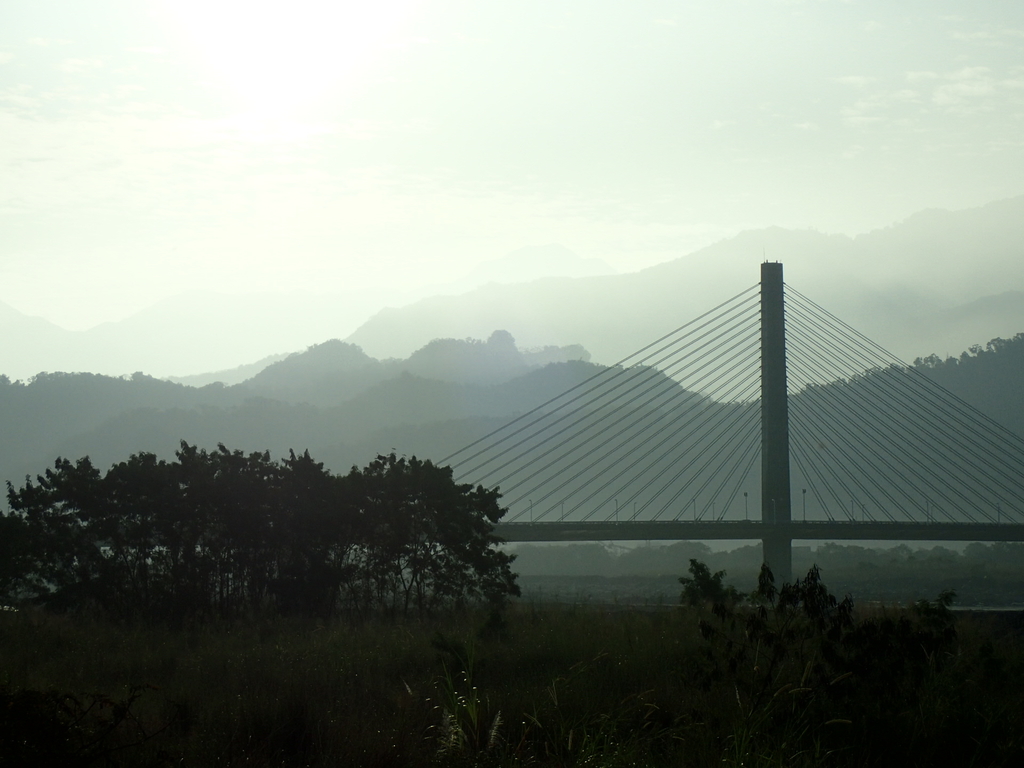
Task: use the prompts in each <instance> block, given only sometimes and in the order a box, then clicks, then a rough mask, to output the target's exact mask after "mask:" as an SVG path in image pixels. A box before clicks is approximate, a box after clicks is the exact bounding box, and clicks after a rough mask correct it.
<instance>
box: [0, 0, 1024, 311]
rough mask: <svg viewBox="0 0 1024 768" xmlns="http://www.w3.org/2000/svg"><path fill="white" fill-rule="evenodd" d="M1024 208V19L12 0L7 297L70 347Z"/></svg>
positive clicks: (5, 176)
mask: <svg viewBox="0 0 1024 768" xmlns="http://www.w3.org/2000/svg"><path fill="white" fill-rule="evenodd" d="M1022 193H1024V3H1020V2H1016V0H1005V1H1002V0H1000V1H997V0H992V1H991V2H985V3H969V2H949V1H944V0H906V1H901V2H898V3H893V2H889V1H886V2H881V1H877V2H876V1H874V0H868V1H865V2H857V1H856V0H850V1H849V2H838V1H834V0H808V1H807V2H799V1H796V0H714V1H709V2H704V0H692V1H686V2H683V1H682V0H675V1H674V2H668V1H659V0H652V1H645V0H636V1H634V2H625V1H624V0H623V1H619V2H605V1H604V0H573V1H572V2H568V1H562V2H559V0H544V2H533V0H517V1H516V2H499V1H495V2H479V1H469V0H467V1H466V2H458V1H451V2H444V1H443V2H433V1H432V0H374V2H365V0H362V1H360V2H346V1H345V0H334V1H333V2H321V1H320V0H288V2H271V1H270V0H244V1H243V0H90V2H88V3H84V2H81V0H0V302H4V303H6V304H9V305H10V306H12V307H14V308H15V309H17V310H19V311H21V312H24V313H27V314H30V315H35V316H39V317H44V318H46V319H48V320H50V321H52V322H55V323H57V324H59V325H61V326H63V327H65V328H68V329H72V330H81V329H85V328H88V327H91V326H94V325H96V324H98V323H102V322H105V321H111V320H117V319H121V318H123V317H125V316H128V315H130V314H132V313H134V312H137V311H139V310H141V309H143V308H144V307H146V306H149V305H151V304H153V303H155V302H157V301H161V300H166V299H168V298H169V297H173V296H176V295H177V294H180V293H182V292H185V291H189V290H196V289H202V290H206V291H215V292H222V293H233V294H246V293H260V292H292V293H294V292H309V293H314V294H344V293H352V292H355V293H359V294H361V295H363V296H364V297H365V296H369V297H379V300H380V302H382V303H389V302H390V303H394V302H397V301H399V300H400V297H402V296H408V295H411V294H412V293H415V292H416V291H417V290H420V289H421V288H422V286H425V285H429V284H443V283H450V282H453V281H457V280H458V279H459V278H460V277H461V276H463V275H465V274H468V273H470V272H472V271H473V270H474V269H476V268H478V267H479V265H480V264H482V263H484V262H487V261H490V260H494V259H496V258H499V257H501V256H503V255H504V254H507V253H509V252H511V251H515V250H517V249H521V248H526V247H530V246H541V245H546V244H549V243H558V244H560V245H561V246H564V247H565V248H568V249H570V250H571V251H572V252H574V253H576V254H578V255H579V256H580V257H581V258H585V259H600V260H603V261H604V262H606V263H607V264H608V265H610V266H611V267H612V268H613V269H615V270H617V271H619V272H629V271H634V270H638V269H642V268H644V267H647V266H650V265H653V264H657V263H660V262H663V261H666V260H669V259H673V258H677V257H679V256H682V255H685V254H687V253H689V252H691V251H693V250H695V249H697V248H700V247H703V246H705V245H708V244H711V243H713V242H715V241H718V240H720V239H722V238H725V237H729V236H731V235H734V234H736V233H738V232H740V231H742V230H745V229H751V228H757V227H765V226H773V225H776V226H782V227H788V228H810V229H816V230H819V231H823V232H830V233H845V234H849V235H855V234H858V233H861V232H866V231H870V230H872V229H876V228H879V227H884V226H887V225H889V224H892V223H894V222H897V221H900V220H902V219H905V218H906V217H908V216H909V215H911V214H912V213H914V212H916V211H919V210H922V209H926V208H935V207H938V208H948V209H962V208H969V207H974V206H979V205H982V204H984V203H987V202H990V201H992V200H997V199H1002V198H1006V197H1011V196H1015V195H1019V194H1022ZM708 268H713V265H708ZM748 282H749V280H748V276H743V278H742V279H741V282H740V283H739V284H740V285H746V284H747V283H748Z"/></svg>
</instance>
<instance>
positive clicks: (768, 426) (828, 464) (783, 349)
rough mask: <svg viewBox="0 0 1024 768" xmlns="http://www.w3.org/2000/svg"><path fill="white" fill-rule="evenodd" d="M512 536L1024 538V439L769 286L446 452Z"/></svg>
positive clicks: (770, 540) (767, 550) (770, 552)
mask: <svg viewBox="0 0 1024 768" xmlns="http://www.w3.org/2000/svg"><path fill="white" fill-rule="evenodd" d="M444 462H445V463H449V464H451V465H452V466H453V467H454V469H455V473H456V476H457V478H458V479H459V481H460V482H471V483H474V484H478V483H479V484H483V485H485V486H488V487H494V486H499V487H500V489H501V491H502V493H503V503H504V504H505V505H506V506H507V507H508V510H509V511H508V514H507V515H506V517H505V521H504V522H502V523H501V524H500V525H499V526H498V534H499V535H500V536H502V537H503V538H505V539H506V540H507V541H610V540H619V541H625V540H709V539H760V540H761V541H762V542H763V545H764V555H765V559H766V561H767V562H769V563H770V564H771V566H772V568H773V569H774V570H775V571H776V574H777V575H780V576H782V577H783V578H787V579H788V578H789V576H790V572H791V542H792V541H793V540H794V539H804V540H837V539H856V540H897V541H898V540H931V541H1024V439H1022V438H1021V437H1020V436H1019V435H1016V434H1014V433H1012V432H1010V431H1009V430H1007V429H1005V428H1003V427H1002V426H1000V425H999V424H997V423H996V422H994V421H992V420H991V419H989V418H988V417H986V416H984V415H983V414H981V413H980V412H978V411H977V410H975V409H974V408H972V407H971V406H969V405H968V404H966V403H964V402H963V401H962V400H960V399H959V398H957V397H956V396H955V395H953V394H951V393H950V392H948V391H946V390H944V389H943V388H941V387H940V386H938V385H937V384H935V383H934V382H933V381H931V380H930V379H929V378H928V377H927V376H926V375H925V374H923V373H922V372H921V371H919V370H918V369H916V368H913V367H910V366H907V365H906V364H904V363H903V362H901V361H900V360H898V359H897V358H896V357H895V356H893V355H891V354H889V353H887V352H886V351H885V350H883V349H882V348H881V347H879V346H878V345H877V344H875V343H873V342H872V341H870V340H869V339H867V338H865V337H864V336H862V335H860V334H858V333H857V332H856V331H854V330H853V329H852V328H850V327H849V326H847V325H845V324H844V323H843V322H842V321H840V320H839V319H837V318H836V317H834V316H833V315H831V314H830V313H829V312H827V311H826V310H824V309H823V308H821V307H819V306H818V305H817V304H815V303H814V302H813V301H812V300H811V299H809V298H807V297H806V296H803V295H802V294H800V293H799V292H798V291H796V290H795V289H793V288H792V287H791V286H789V285H786V284H784V282H783V277H782V265H781V264H778V263H767V262H766V263H764V264H762V265H761V281H760V283H758V284H756V285H754V286H751V287H750V288H748V289H746V290H744V291H742V292H740V293H739V294H737V295H736V296H734V297H732V298H731V299H729V300H727V301H725V302H723V303H722V304H720V305H719V306H718V307H715V308H714V309H712V310H710V311H709V312H707V313H705V314H704V315H701V316H700V317H698V318H696V319H694V320H692V321H691V322H689V323H687V324H686V325H684V326H682V327H681V328H678V329H676V330H675V331H673V332H671V333H669V334H667V335H665V336H664V337H662V338H661V339H658V340H657V341H655V342H653V343H651V344H649V345H647V346H646V347H644V348H643V349H641V350H639V351H638V352H636V353H634V354H633V355H631V356H629V357H627V358H625V359H624V360H622V361H620V362H619V363H618V364H616V365H615V366H612V367H609V368H601V369H597V372H596V373H594V374H593V375H591V376H590V377H589V378H585V379H582V380H581V381H579V382H577V383H576V384H575V385H574V386H572V387H570V388H569V389H567V390H566V391H565V392H564V393H562V394H561V395H559V396H557V397H555V398H552V399H551V400H548V401H547V402H545V403H543V404H541V405H539V406H538V407H536V408H535V409H533V410H531V411H529V412H528V413H525V414H522V415H521V416H519V417H518V418H516V419H514V420H513V421H511V422H509V423H508V424H506V425H504V426H502V427H501V428H499V429H497V430H495V431H494V432H491V433H490V434H488V435H486V436H485V437H483V438H481V439H479V440H477V441H476V442H474V443H472V444H470V445H468V446H466V447H465V448H463V449H462V450H460V451H459V452H457V453H455V454H452V455H451V456H449V457H447V458H446V459H445V460H444Z"/></svg>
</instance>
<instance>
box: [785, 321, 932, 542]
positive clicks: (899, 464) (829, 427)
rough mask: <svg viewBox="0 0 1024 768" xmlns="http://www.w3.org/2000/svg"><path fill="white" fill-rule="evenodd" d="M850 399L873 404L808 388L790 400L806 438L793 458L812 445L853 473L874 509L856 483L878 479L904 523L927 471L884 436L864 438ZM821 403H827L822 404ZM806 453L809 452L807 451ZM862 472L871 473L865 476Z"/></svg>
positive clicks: (795, 426) (795, 448) (794, 420)
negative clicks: (918, 477)
mask: <svg viewBox="0 0 1024 768" xmlns="http://www.w3.org/2000/svg"><path fill="white" fill-rule="evenodd" d="M791 336H792V337H793V338H794V339H796V338H798V337H799V334H798V333H792V334H791ZM791 370H793V371H794V372H797V373H803V372H804V370H805V368H804V366H803V365H802V364H801V363H798V362H796V361H795V360H794V361H793V362H792V364H791ZM847 394H850V393H847ZM850 399H856V400H858V403H857V404H860V405H862V406H864V407H865V408H868V407H870V405H871V404H870V402H867V403H865V402H864V401H862V400H861V399H860V398H858V397H857V396H856V395H854V398H847V399H845V400H844V398H841V397H840V396H839V394H838V393H837V392H835V391H834V388H833V387H829V386H813V387H812V386H808V387H807V388H805V389H804V390H803V391H802V392H801V393H800V394H799V395H798V396H796V397H794V398H793V413H792V419H791V422H790V426H791V427H792V428H793V429H794V430H795V431H798V432H799V433H800V435H801V438H803V436H804V435H805V434H806V435H807V437H806V439H801V440H799V441H797V442H796V444H794V446H793V451H794V454H795V453H797V452H799V451H801V450H803V446H812V445H813V446H816V448H815V449H813V452H814V453H818V454H821V453H826V454H827V455H828V456H829V457H830V458H832V461H831V462H830V467H842V468H844V469H847V470H850V469H852V470H854V472H851V473H850V476H851V477H852V478H853V482H855V483H856V484H857V486H858V488H859V490H860V493H861V495H862V496H867V497H869V498H871V499H872V502H873V503H875V504H881V502H880V501H879V500H878V499H877V498H875V497H874V495H873V493H872V491H871V490H870V488H869V487H866V486H865V485H864V484H863V482H862V481H861V480H860V479H858V478H869V477H870V478H881V479H882V480H884V481H885V484H882V483H878V482H877V481H876V482H875V484H876V485H877V487H878V490H879V491H881V493H882V494H883V495H884V496H885V497H886V500H887V501H888V502H889V505H890V506H891V508H892V509H895V510H899V511H900V512H902V513H904V515H905V516H906V517H907V518H908V519H913V518H912V516H910V515H909V514H908V513H907V509H908V507H910V508H913V507H916V506H918V505H917V504H916V503H915V502H916V501H918V500H919V499H920V497H919V496H915V494H914V493H913V491H912V489H913V487H914V485H915V481H914V477H915V474H917V473H919V472H920V471H921V470H922V469H924V470H925V471H928V468H927V467H923V468H922V467H918V468H916V469H915V468H914V467H912V466H911V465H910V464H909V463H908V461H907V460H906V454H905V452H901V451H900V450H899V448H898V446H896V447H894V446H893V443H892V440H889V439H882V438H885V437H887V435H884V434H878V433H876V432H874V431H873V432H869V433H868V434H867V435H865V434H864V424H863V420H861V422H859V423H858V422H857V421H855V419H854V418H852V417H851V415H850V414H848V411H849V406H850V405H851V403H850V402H849V400H850ZM825 400H827V401H828V402H827V403H826V402H823V401H825ZM862 413H863V411H862ZM879 432H881V430H879ZM833 447H834V448H835V449H836V450H837V451H838V453H839V456H834V455H833V453H832V450H833ZM807 450H808V451H809V452H811V451H812V449H810V448H809V447H808V449H807ZM882 458H885V459H887V462H886V461H880V460H879V459H882ZM865 467H867V468H869V469H870V471H866V470H865ZM937 479H941V478H937ZM841 487H843V488H844V490H846V491H847V493H851V491H849V489H848V488H846V486H845V485H842V486H841ZM890 491H891V492H890ZM892 493H896V494H898V495H902V496H904V498H905V501H903V502H900V501H898V500H897V498H896V497H895V496H894V495H892ZM882 511H883V514H885V515H886V516H887V517H888V518H889V519H890V520H891V521H893V522H895V517H894V516H893V515H892V514H891V513H890V512H889V511H888V510H887V509H886V508H885V506H884V505H883V506H882Z"/></svg>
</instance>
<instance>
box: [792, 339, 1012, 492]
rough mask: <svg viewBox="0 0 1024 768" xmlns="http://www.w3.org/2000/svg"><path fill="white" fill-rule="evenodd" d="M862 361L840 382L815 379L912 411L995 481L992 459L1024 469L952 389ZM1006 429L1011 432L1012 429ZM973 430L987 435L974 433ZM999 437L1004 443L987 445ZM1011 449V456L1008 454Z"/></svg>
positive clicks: (823, 347) (824, 350)
mask: <svg viewBox="0 0 1024 768" xmlns="http://www.w3.org/2000/svg"><path fill="white" fill-rule="evenodd" d="M810 346H815V347H816V348H817V350H818V351H819V353H820V354H822V355H826V354H828V353H829V351H830V350H832V349H834V345H830V344H825V343H822V342H818V341H817V340H815V339H814V338H813V337H812V338H811V342H810ZM872 363H873V365H872ZM863 365H864V367H863V368H862V373H860V374H859V375H856V376H853V377H851V378H850V379H849V380H848V381H845V382H843V380H842V379H841V378H839V377H833V378H832V381H828V382H825V381H822V382H818V383H822V384H824V383H827V384H835V383H837V382H843V383H847V384H849V385H850V386H851V388H853V389H856V390H857V391H858V393H862V394H864V395H865V396H874V397H875V398H876V399H877V402H879V403H881V404H884V405H886V406H887V407H888V408H890V410H894V411H896V412H897V413H906V414H907V415H913V416H915V417H917V419H918V422H919V424H920V427H921V428H922V429H924V430H926V431H927V433H928V435H929V436H930V438H931V439H933V440H936V441H937V442H938V443H940V444H943V445H947V446H950V445H952V446H954V453H955V455H960V454H962V453H963V452H964V451H966V452H967V455H968V456H971V457H973V458H975V459H978V463H977V466H976V467H975V469H976V470H977V471H980V472H982V473H984V474H986V475H987V476H988V478H989V479H990V480H991V481H992V482H994V483H996V484H999V483H1000V482H1001V480H1000V478H999V476H998V475H996V474H989V469H988V467H990V466H992V465H993V463H994V464H995V466H1000V465H1001V466H1002V467H1003V470H1004V472H1006V473H1009V474H1013V473H1014V472H1017V471H1020V470H1021V469H1024V462H1022V461H1021V460H1020V458H1019V457H1021V456H1022V455H1024V450H1022V448H1021V447H1018V448H1017V449H1016V450H1014V445H1013V442H1012V441H1010V442H1007V441H1001V440H999V437H1000V435H999V434H998V433H996V434H989V433H990V432H991V430H990V429H988V423H989V420H987V418H985V417H984V416H983V414H981V413H978V412H972V410H971V409H970V406H968V405H967V404H966V403H963V402H962V401H959V398H956V396H955V395H953V394H952V393H949V392H946V391H945V390H942V389H941V388H939V389H935V386H937V385H934V386H928V384H929V383H930V380H929V379H927V377H925V376H924V375H923V374H921V373H920V372H919V371H915V370H913V369H911V368H909V367H907V366H897V365H895V364H879V362H878V361H877V360H874V361H870V360H869V361H863ZM855 385H859V386H855ZM897 405H898V408H897V407H896V406H897ZM972 417H973V418H972ZM939 424H941V425H942V426H941V428H940V427H939ZM997 426H998V425H997ZM1009 434H1010V435H1011V436H1012V433H1009ZM979 435H983V436H985V438H987V439H982V438H979V437H978V436H979ZM1001 442H1003V443H1007V444H1005V445H1002V446H1001V447H1000V448H999V449H998V450H993V449H994V447H995V446H997V445H998V444H999V443H1001ZM1015 455H1016V456H1017V457H1018V460H1017V461H1014V460H1013V459H1014V457H1015Z"/></svg>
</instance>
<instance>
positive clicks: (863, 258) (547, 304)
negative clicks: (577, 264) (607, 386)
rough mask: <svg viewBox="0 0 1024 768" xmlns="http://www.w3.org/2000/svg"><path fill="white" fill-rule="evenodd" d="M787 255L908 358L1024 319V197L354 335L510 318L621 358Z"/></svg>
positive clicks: (738, 251) (516, 287)
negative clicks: (855, 234)
mask: <svg viewBox="0 0 1024 768" xmlns="http://www.w3.org/2000/svg"><path fill="white" fill-rule="evenodd" d="M764 259H767V260H770V261H781V262H783V263H784V268H785V277H786V282H787V285H789V286H791V287H792V288H793V289H795V290H797V291H799V292H800V293H802V294H803V295H805V296H807V297H808V298H810V299H811V300H813V301H814V302H816V303H817V304H819V305H821V306H822V307H824V308H825V309H827V310H829V311H830V312H832V313H833V314H835V315H837V316H838V317H839V318H841V319H842V320H844V321H845V322H846V323H848V324H849V325H851V326H853V327H854V328H856V329H857V330H859V331H861V332H862V333H864V334H865V335H867V336H868V337H870V338H871V339H873V340H875V341H876V342H877V343H879V344H881V345H882V346H883V347H885V348H886V349H888V350H890V351H892V352H894V353H895V354H897V355H898V356H900V357H902V358H904V359H907V360H912V359H913V358H914V357H916V356H919V355H927V354H929V353H933V352H934V353H938V354H939V355H943V356H944V355H948V354H957V353H958V352H959V351H960V350H962V349H965V348H966V347H968V346H970V345H971V344H975V343H984V342H986V341H987V340H988V339H990V338H994V337H997V336H1012V335H1013V334H1014V333H1016V332H1017V331H1019V330H1021V329H1024V197H1022V198H1015V199H1012V200H1006V201H1003V202H999V203H993V204H991V205H987V206H985V207H983V208H978V209H974V210H968V211H957V212H949V211H925V212H922V213H919V214H917V215H915V216H912V217H911V218H909V219H907V220H906V221H904V222H902V223H901V224H897V225H894V226H892V227H889V228H887V229H883V230H879V231H876V232H871V233H869V234H865V235H860V236H858V237H854V238H850V237H845V236H841V235H825V234H821V233H819V232H813V231H789V230H784V229H778V228H773V229H766V230H759V231H751V232H744V233H743V234H740V235H738V236H736V237H735V238H732V239H730V240H725V241H722V242H720V243H717V244H715V245H712V246H710V247H708V248H705V249H703V250H700V251H697V252H696V253H692V254H690V255H688V256H684V257H682V258H679V259H676V260H674V261H670V262H666V263H664V264H659V265H657V266H654V267H651V268H649V269H646V270H643V271H640V272H635V273H632V274H625V275H615V276H598V277H589V278H579V279H574V280H570V279H562V278H547V279H544V280H538V281H535V282H532V283H529V284H491V285H487V286H484V287H482V288H478V289H476V290H474V291H471V292H468V293H465V294H463V295H460V296H455V297H432V298H428V299H423V300H421V301H419V302H416V303H413V304H411V305H409V306H406V307H402V308H396V309H386V310H382V311H381V312H378V313H377V314H376V315H374V316H373V317H372V318H371V319H370V320H368V321H367V322H366V323H364V324H363V325H362V326H360V327H359V328H358V329H357V330H356V331H355V332H354V333H353V334H352V335H350V336H349V337H348V341H351V342H353V343H356V344H359V345H360V346H362V347H363V348H364V349H365V350H366V351H367V352H368V353H370V354H374V355H379V356H392V355H405V354H408V353H409V352H410V351H411V350H413V349H415V348H417V347H419V346H421V345H423V344H424V343H426V342H427V341H428V340H430V339H432V338H436V337H444V336H466V335H469V336H479V335H484V334H485V333H487V332H489V331H490V329H493V328H505V329H508V330H509V331H510V332H511V333H512V334H513V335H514V336H515V337H516V338H517V339H518V340H519V341H520V342H521V343H523V344H527V345H530V344H537V343H540V341H541V340H543V341H544V343H550V344H565V343H581V344H583V345H584V346H585V347H586V348H587V349H588V350H590V352H591V353H592V354H593V356H594V359H595V360H597V361H600V362H603V363H610V362H614V361H616V360H619V359H622V358H624V357H625V356H627V355H629V354H630V353H632V352H633V351H635V350H636V349H638V348H640V347H641V346H643V344H644V343H646V342H648V341H650V340H653V339H656V338H658V337H660V336H661V335H662V334H664V333H665V332H667V331H669V330H671V329H673V328H676V327H679V326H681V325H683V324H685V323H686V322H687V321H689V320H691V319H693V318H694V317H696V316H697V315H699V314H701V313H703V312H705V311H707V310H708V309H710V308H712V307H713V306H715V305H716V304H718V303H719V302H721V301H723V300H725V299H727V298H729V297H731V296H734V295H736V294H737V293H739V292H740V291H742V290H743V289H744V288H747V287H749V286H751V285H754V284H756V283H757V282H758V281H759V280H760V274H759V266H758V265H759V263H760V262H761V261H762V260H764Z"/></svg>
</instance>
